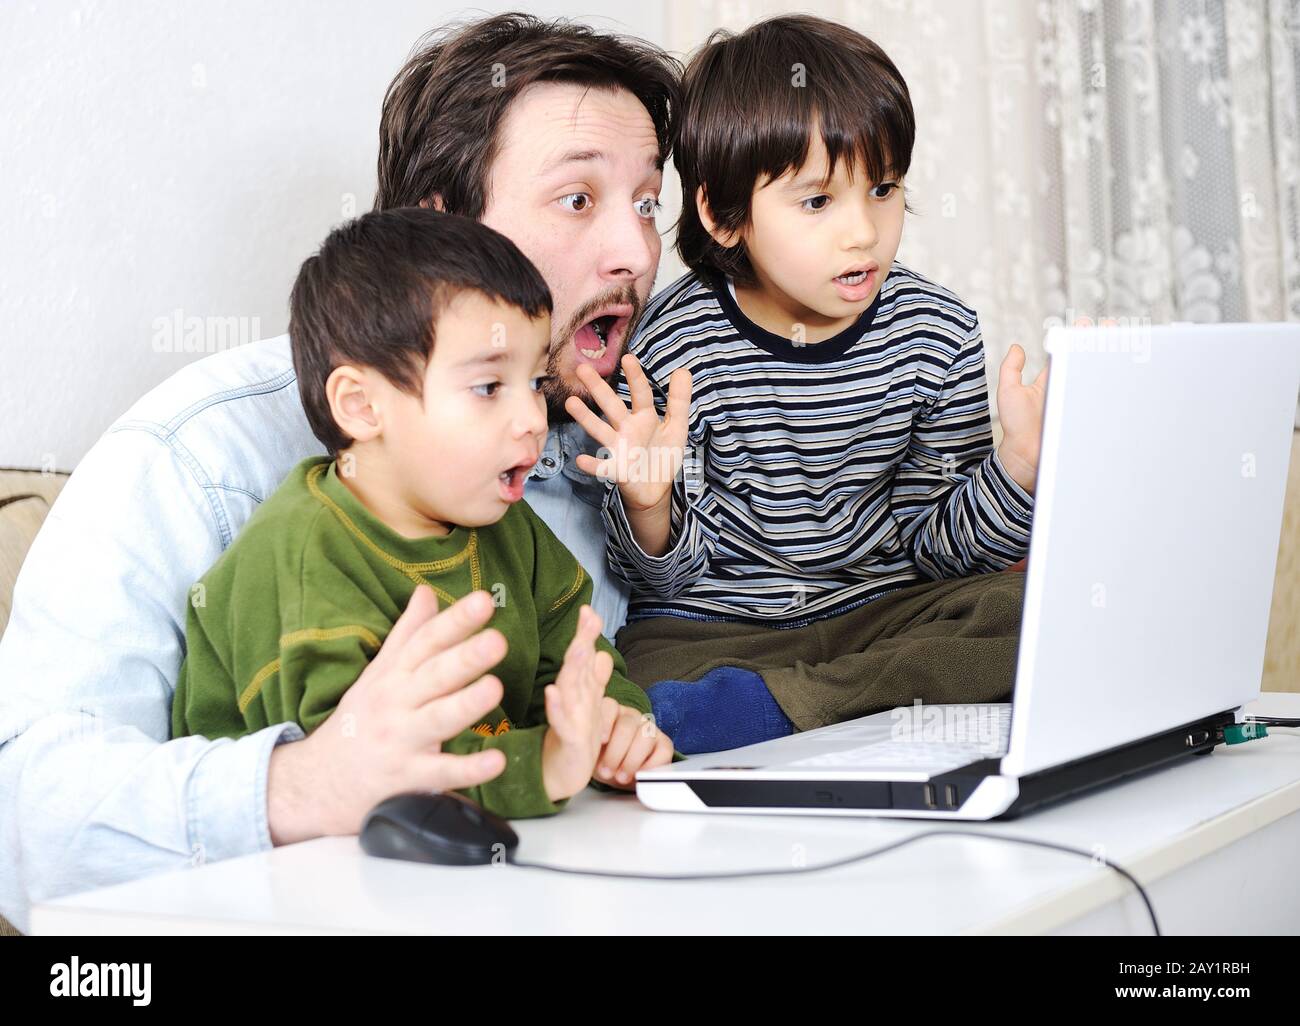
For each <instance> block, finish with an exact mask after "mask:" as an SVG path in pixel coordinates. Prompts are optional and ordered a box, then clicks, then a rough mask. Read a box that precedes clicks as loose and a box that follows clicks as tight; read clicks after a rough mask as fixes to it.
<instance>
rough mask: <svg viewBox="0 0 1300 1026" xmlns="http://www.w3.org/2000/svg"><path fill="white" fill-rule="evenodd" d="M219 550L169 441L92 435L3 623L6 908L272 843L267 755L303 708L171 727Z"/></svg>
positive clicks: (124, 432) (16, 916)
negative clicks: (181, 671) (257, 722)
mask: <svg viewBox="0 0 1300 1026" xmlns="http://www.w3.org/2000/svg"><path fill="white" fill-rule="evenodd" d="M220 551H221V542H220V534H219V532H218V530H217V526H216V522H215V519H214V510H213V506H212V505H211V504H210V502H209V497H208V496H207V495H206V494H205V493H204V490H203V489H202V488H201V487H199V485H198V483H197V482H196V481H195V479H194V477H193V476H192V475H191V473H190V471H189V469H188V468H187V467H186V466H185V465H184V464H183V462H182V461H181V459H180V458H179V457H178V456H177V454H176V453H175V452H173V451H172V449H171V448H169V446H168V445H167V443H166V442H165V441H163V440H162V439H160V438H159V437H157V436H156V435H154V434H152V433H150V432H149V431H146V430H140V429H121V428H119V429H116V430H111V431H110V432H109V433H108V434H106V435H105V436H104V437H103V438H102V439H101V440H100V441H99V442H98V443H97V444H96V445H95V446H94V447H93V448H92V449H91V450H90V452H89V453H87V455H86V456H85V458H84V459H83V460H82V461H81V464H80V465H79V466H78V467H77V469H76V472H75V473H74V474H73V475H72V477H71V479H70V480H69V481H68V483H67V485H66V486H65V487H64V489H63V492H62V493H61V494H60V496H59V498H58V499H57V501H56V502H55V504H54V508H53V509H52V510H51V511H50V514H49V516H48V518H47V519H46V522H45V524H44V525H43V527H42V529H41V531H40V532H39V533H38V535H37V537H36V539H35V541H34V542H33V544H32V547H31V550H30V551H29V552H28V555H27V558H26V560H25V561H24V563H23V567H22V571H21V573H20V574H19V577H18V581H17V584H16V586H15V589H14V610H13V617H12V619H11V620H10V623H9V626H8V629H7V630H6V631H5V634H4V637H3V639H2V640H0V802H2V803H3V805H0V861H3V862H4V863H5V864H6V865H9V866H12V867H15V870H14V872H13V873H12V874H9V873H6V874H0V912H3V914H4V915H5V916H6V917H7V918H9V919H10V920H11V921H13V922H14V923H15V925H17V926H18V927H19V928H20V929H24V928H25V927H26V923H27V916H28V909H29V903H30V902H32V901H38V900H42V899H45V898H50V897H54V896H57V895H60V894H65V893H69V892H74V891H79V890H86V889H88V888H92V887H97V886H103V885H106V884H110V883H116V882H119V881H122V880H128V879H134V878H138V877H142V876H147V875H150V874H153V873H157V872H162V871H164V870H168V869H176V868H180V867H183V866H185V865H187V864H191V863H193V862H197V861H204V860H212V859H218V858H225V857H227V856H231V855H238V854H243V853H246V852H251V851H257V850H259V849H262V848H266V847H269V846H270V838H269V836H268V832H267V820H266V786H267V763H268V760H269V758H270V755H271V750H272V749H273V748H274V746H275V745H276V744H277V743H279V742H281V741H285V740H291V739H294V738H298V737H301V736H302V734H301V731H299V729H298V728H297V727H296V726H293V725H279V726H272V727H268V728H267V729H266V730H263V731H259V732H257V733H255V734H252V735H249V736H247V737H244V738H240V739H239V740H237V741H231V740H224V741H215V742H212V741H208V740H206V739H204V738H202V737H187V738H180V739H177V740H175V741H171V740H169V738H170V723H169V713H170V707H171V694H172V682H173V681H174V680H175V677H176V673H177V670H178V668H179V665H180V661H181V657H182V639H183V635H184V625H183V619H184V617H183V614H184V610H185V608H186V603H187V602H188V600H189V588H190V586H191V584H192V583H193V582H194V581H197V580H198V579H199V577H200V576H201V575H202V574H203V572H204V570H206V569H207V567H208V565H209V564H210V563H212V562H213V561H214V560H215V559H216V558H217V556H218V555H219V554H220Z"/></svg>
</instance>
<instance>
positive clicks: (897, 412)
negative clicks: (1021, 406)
mask: <svg viewBox="0 0 1300 1026" xmlns="http://www.w3.org/2000/svg"><path fill="white" fill-rule="evenodd" d="M629 348H630V351H631V352H633V353H634V354H635V355H636V356H637V358H638V359H639V360H640V361H641V364H642V366H643V367H644V368H645V371H646V373H647V375H648V376H649V377H650V379H651V381H652V384H653V387H654V390H655V392H656V393H657V395H658V397H659V398H658V400H657V401H658V402H662V401H663V398H664V395H665V392H664V389H665V387H666V384H667V381H668V378H669V376H670V375H671V374H672V372H673V371H674V370H676V369H677V368H678V367H688V368H689V369H690V371H691V375H692V379H693V384H692V395H691V408H690V427H689V437H688V443H687V452H686V464H685V467H684V471H683V473H680V474H678V476H677V480H676V482H675V483H674V485H673V497H672V513H671V525H672V530H671V535H670V537H671V539H672V543H671V548H670V549H669V550H668V551H667V552H665V553H664V554H663V555H661V556H650V555H648V554H647V553H646V552H645V551H644V550H642V549H641V548H640V546H639V545H638V544H637V543H636V540H635V539H634V538H633V535H632V530H631V526H630V524H629V523H628V520H627V515H626V511H625V510H624V508H623V504H622V501H621V497H620V495H619V491H618V489H617V488H610V490H609V492H608V495H607V496H606V503H605V510H604V512H605V520H606V525H607V528H608V534H609V544H608V549H607V551H608V554H609V561H610V567H611V569H612V570H613V571H614V573H615V574H617V575H618V576H619V577H621V578H623V579H624V580H626V581H627V582H628V583H629V584H630V586H631V589H632V594H631V598H630V602H629V608H628V619H629V620H638V619H643V618H646V617H650V616H662V615H671V616H688V617H695V618H700V619H716V620H744V621H750V622H758V623H764V624H768V625H770V626H780V627H795V626H801V625H803V624H806V623H810V622H812V621H814V620H819V619H823V618H826V617H830V616H834V615H837V614H839V613H842V612H845V611H846V610H849V609H852V608H854V607H856V606H860V605H862V604H863V603H866V602H870V601H871V600H872V599H875V598H878V597H879V596H881V595H883V594H884V593H886V592H889V591H893V590H896V589H898V588H901V587H905V586H907V585H909V584H914V583H917V582H919V581H925V580H930V579H940V578H951V577H962V576H969V575H973V574H979V573H988V572H992V571H996V570H1001V569H1004V568H1006V567H1008V566H1010V565H1011V564H1013V563H1015V562H1017V561H1018V560H1019V559H1021V558H1022V557H1023V556H1024V555H1025V554H1026V553H1027V551H1028V544H1029V528H1030V522H1031V519H1032V514H1033V498H1032V496H1030V495H1029V494H1028V493H1026V492H1025V491H1024V489H1022V488H1021V487H1020V486H1019V485H1018V484H1016V482H1015V481H1014V480H1013V479H1012V478H1011V476H1010V475H1009V474H1008V472H1007V470H1006V468H1005V467H1004V466H1003V465H1002V462H1001V460H1000V459H999V457H998V456H997V454H996V452H995V451H994V449H993V444H992V431H991V425H990V419H989V404H988V386H987V383H986V380H985V370H984V344H983V339H982V337H981V334H980V327H979V320H978V317H977V316H976V313H975V311H974V310H973V309H971V308H970V307H968V306H966V305H965V304H964V303H962V302H961V300H959V299H958V298H957V297H956V296H955V295H954V294H953V293H952V292H950V291H948V290H947V289H945V288H943V287H942V286H940V285H937V284H935V283H934V282H931V281H930V280H928V279H927V278H925V277H923V276H922V275H920V274H917V273H916V272H914V271H911V270H909V269H907V268H906V267H903V266H902V265H900V264H898V263H895V264H894V265H893V266H892V268H891V269H890V272H889V274H888V276H887V277H886V279H885V281H884V284H883V285H882V287H881V290H880V293H879V294H878V296H877V297H876V299H875V301H874V302H873V303H872V304H871V306H870V307H869V308H868V309H867V310H866V311H864V312H863V314H862V315H861V317H859V318H858V320H857V321H856V322H855V323H854V324H852V325H851V326H850V327H848V328H847V329H845V330H844V331H842V332H840V333H839V334H837V335H835V336H833V337H832V338H829V339H826V340H825V341H822V342H818V343H815V344H806V345H796V344H795V343H793V342H792V341H791V340H790V339H787V338H782V337H781V336H779V335H774V334H772V333H770V332H768V331H765V330H764V329H762V328H761V327H759V326H758V325H756V324H754V323H753V322H752V321H750V320H749V319H748V318H746V317H745V315H744V314H743V313H741V311H740V309H739V307H738V306H737V305H736V302H735V298H734V296H733V294H732V293H731V291H730V289H729V287H728V286H727V285H725V284H723V283H720V282H710V281H706V280H701V279H700V278H698V277H697V276H695V275H693V274H687V275H686V276H685V277H683V278H681V279H679V280H678V281H677V282H675V283H674V284H672V285H670V286H669V287H668V288H666V289H664V290H663V291H662V292H661V293H659V294H658V295H657V296H655V297H654V299H653V300H652V301H651V303H650V305H649V307H648V308H647V310H646V315H645V318H644V319H643V321H642V327H641V328H640V330H639V331H638V332H637V334H636V336H635V337H634V338H633V340H632V341H631V343H630V346H629ZM619 391H620V393H621V394H622V396H623V397H624V399H625V401H626V399H627V397H628V389H627V384H626V382H625V381H623V380H621V379H620V382H619Z"/></svg>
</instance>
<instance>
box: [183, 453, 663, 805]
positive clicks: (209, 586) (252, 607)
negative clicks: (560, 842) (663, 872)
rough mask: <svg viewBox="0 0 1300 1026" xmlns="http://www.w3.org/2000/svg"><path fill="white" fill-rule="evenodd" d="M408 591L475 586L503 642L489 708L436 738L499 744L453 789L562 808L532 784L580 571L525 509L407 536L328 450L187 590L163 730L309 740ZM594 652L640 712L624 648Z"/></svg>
mask: <svg viewBox="0 0 1300 1026" xmlns="http://www.w3.org/2000/svg"><path fill="white" fill-rule="evenodd" d="M417 584H427V585H429V586H430V587H431V588H432V589H433V590H434V592H435V593H436V594H437V596H438V605H439V608H445V607H446V606H447V605H449V604H450V603H452V602H453V601H455V600H456V599H458V598H461V597H463V596H465V595H467V594H469V593H470V592H471V591H475V590H478V589H480V588H481V589H484V590H486V591H487V592H488V593H489V594H491V595H492V597H493V601H494V605H495V609H494V611H493V614H492V619H491V621H490V622H489V624H490V626H492V627H495V628H496V629H497V630H499V631H501V633H502V634H504V635H505V638H506V641H507V642H508V645H509V648H508V651H507V654H506V656H505V658H504V659H502V660H501V662H500V663H498V664H497V665H496V666H495V667H493V668H492V670H491V672H492V673H494V674H496V676H498V677H499V678H500V679H501V682H502V684H503V685H504V695H503V696H502V699H501V704H500V705H499V706H498V707H497V708H496V709H494V710H493V711H492V712H491V713H490V714H489V715H488V716H487V718H486V719H485V720H484V721H483V722H482V723H479V724H478V725H477V726H475V727H473V728H472V729H470V730H466V731H464V732H463V733H461V734H459V735H457V736H456V737H454V738H451V739H450V740H448V741H446V742H444V743H443V745H442V749H443V751H446V752H453V753H458V754H463V753H469V752H476V751H479V750H480V749H484V748H500V749H501V750H502V751H503V752H504V753H505V755H506V769H505V770H504V772H502V773H501V774H500V776H498V777H496V778H495V779H494V780H490V781H488V782H487V783H485V784H481V785H479V786H478V787H474V788H468V789H466V790H464V791H462V792H461V793H463V794H465V795H467V796H468V797H470V798H472V799H474V800H475V801H477V802H478V803H479V804H480V805H482V806H483V808H485V809H488V810H490V811H492V812H495V813H497V814H498V815H502V816H508V817H522V816H539V815H545V814H548V813H553V812H558V811H559V810H560V809H561V808H562V807H563V806H564V805H565V801H564V800H562V801H560V802H551V801H550V800H549V799H548V798H547V796H546V790H545V788H544V786H543V783H542V738H543V735H544V734H545V732H546V729H547V726H546V713H545V705H544V700H543V688H544V687H545V686H546V685H547V684H550V683H551V682H553V681H554V680H555V678H556V676H557V675H558V674H559V671H560V665H561V663H562V661H563V658H564V650H565V649H566V648H567V647H568V644H569V642H570V641H572V640H573V635H574V632H575V630H576V629H577V622H578V610H579V608H580V607H581V606H582V604H583V603H584V602H589V601H590V599H591V589H592V584H591V577H590V576H589V575H588V574H587V573H586V572H585V571H584V570H583V568H582V567H581V566H580V565H579V564H578V562H577V560H576V559H575V558H574V557H573V555H572V553H570V552H569V550H568V549H566V548H565V547H564V545H563V544H562V543H561V542H560V540H559V539H558V538H556V537H555V535H554V534H553V533H552V532H551V530H550V528H549V527H547V526H546V524H545V523H544V522H543V521H542V520H541V518H540V517H538V516H537V514H536V513H534V512H533V511H532V509H530V508H529V506H528V504H527V503H526V502H517V503H515V504H514V505H513V506H511V507H510V509H509V510H507V511H506V514H505V516H503V517H502V518H501V519H500V520H499V521H497V522H496V523H495V524H491V525H489V526H487V527H480V528H465V527H457V528H455V529H454V530H453V531H452V532H451V533H450V534H449V535H447V536H446V537H433V538H405V537H403V536H402V535H400V534H398V533H397V532H395V531H393V530H392V529H391V528H390V527H388V526H387V525H386V524H384V523H383V522H382V521H380V520H379V519H377V518H376V517H375V516H374V515H373V514H372V513H370V511H369V510H367V509H366V508H365V506H363V505H362V504H361V502H360V501H359V500H358V499H357V497H356V496H355V495H353V494H352V492H350V491H349V490H348V488H347V486H346V485H344V484H343V482H341V481H340V480H339V479H338V473H337V469H336V464H335V463H334V461H333V460H331V459H330V458H329V457H327V456H314V457H311V458H309V459H306V460H303V462H301V463H300V464H298V466H297V467H295V468H294V469H293V471H292V472H291V473H290V474H289V476H288V477H287V478H286V479H285V481H284V483H283V484H282V485H281V486H280V487H279V488H278V489H277V490H276V492H275V493H274V494H273V495H272V496H271V497H270V498H269V499H267V500H266V502H264V503H263V504H262V505H261V506H260V507H259V508H258V509H257V511H256V512H255V513H254V514H253V516H252V517H251V518H250V519H249V521H248V523H247V524H246V525H245V526H244V529H243V531H242V532H240V534H239V536H238V537H237V538H236V539H235V541H234V543H233V544H232V545H231V546H230V547H229V548H228V549H227V550H226V551H225V552H224V553H223V554H222V556H221V558H220V559H218V560H217V562H216V563H215V564H214V565H213V566H212V568H211V569H210V570H209V571H208V572H207V573H206V574H204V576H203V578H202V579H201V580H200V582H199V584H197V585H196V586H195V587H194V588H193V589H192V591H191V595H190V599H191V601H190V607H189V611H188V615H187V622H186V628H185V640H186V647H187V654H186V658H185V661H184V662H183V663H182V665H181V671H180V677H179V679H178V680H177V683H176V693H175V697H174V699H173V704H172V734H173V736H177V737H179V736H181V735H184V734H202V735H204V736H206V737H210V738H219V737H236V736H239V735H242V734H247V733H251V732H252V731H256V730H259V729H261V728H263V727H267V726H270V725H271V724H274V723H284V722H288V721H293V722H295V723H298V724H300V725H301V726H302V728H303V730H304V731H306V732H307V733H311V732H312V731H313V730H315V729H316V728H317V727H318V726H320V724H321V723H322V722H323V721H324V720H325V719H326V718H327V717H328V716H329V714H330V713H331V712H332V711H333V710H334V708H335V707H336V706H337V705H338V703H339V699H340V698H341V697H342V696H343V693H344V692H345V691H346V690H347V689H348V688H349V687H351V686H352V684H353V683H355V682H356V679H357V677H358V676H359V675H360V674H361V671H362V669H363V668H364V667H365V666H366V664H367V663H368V662H369V661H370V659H371V658H373V657H374V655H375V652H376V651H377V650H378V649H379V646H380V644H381V643H382V642H383V640H384V638H385V637H386V636H387V634H388V632H389V630H390V629H391V628H392V626H393V624H394V622H395V621H396V620H397V618H398V616H399V615H401V613H402V611H403V610H404V609H405V608H406V604H407V601H408V600H409V599H410V597H411V593H412V592H413V591H414V590H415V587H416V585H417ZM597 645H598V647H599V648H602V649H604V650H605V651H608V652H609V653H610V654H611V655H612V656H613V658H614V672H613V675H612V676H611V678H610V682H609V685H608V687H607V688H606V691H605V693H606V694H607V695H608V696H610V697H612V698H614V699H616V700H617V701H618V702H619V703H620V704H622V705H626V706H631V707H632V708H634V709H637V710H639V711H641V712H646V713H648V712H650V702H649V700H648V699H647V697H646V694H645V692H644V691H643V690H642V689H641V688H639V687H638V686H637V685H636V684H634V683H632V682H631V681H630V680H628V679H627V677H626V675H625V674H626V670H627V667H626V665H625V664H624V662H623V658H622V656H620V655H619V654H618V652H617V651H615V650H614V648H613V647H612V646H611V645H610V644H609V642H608V641H607V640H606V639H605V638H604V637H603V636H602V637H600V639H599V640H598V642H597Z"/></svg>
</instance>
